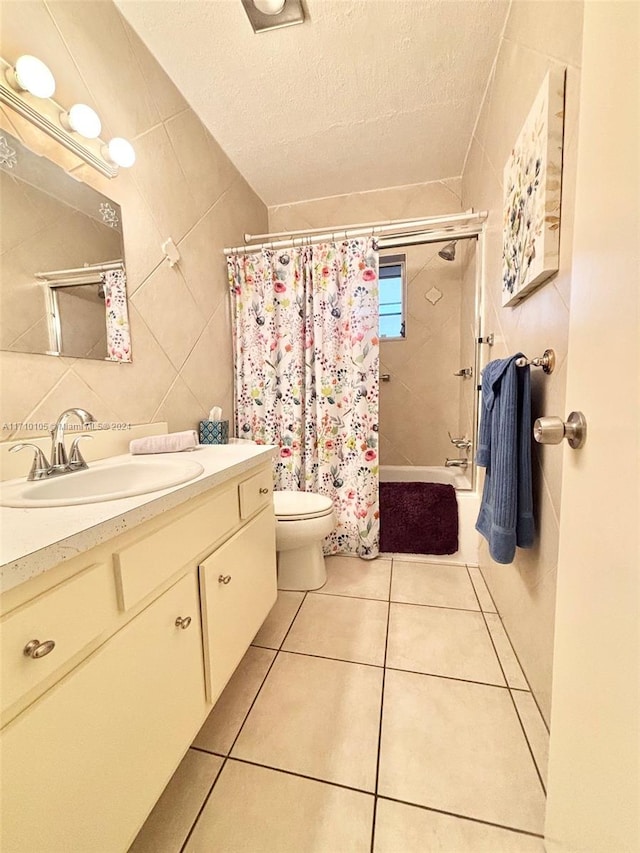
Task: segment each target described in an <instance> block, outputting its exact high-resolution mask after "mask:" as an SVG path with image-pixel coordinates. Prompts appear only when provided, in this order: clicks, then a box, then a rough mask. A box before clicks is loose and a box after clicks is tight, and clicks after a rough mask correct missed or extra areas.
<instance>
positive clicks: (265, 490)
mask: <svg viewBox="0 0 640 853" xmlns="http://www.w3.org/2000/svg"><path fill="white" fill-rule="evenodd" d="M260 494H261V495H268V494H269V489H260Z"/></svg>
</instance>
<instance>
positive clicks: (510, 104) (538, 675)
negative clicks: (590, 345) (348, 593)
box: [462, 0, 583, 721]
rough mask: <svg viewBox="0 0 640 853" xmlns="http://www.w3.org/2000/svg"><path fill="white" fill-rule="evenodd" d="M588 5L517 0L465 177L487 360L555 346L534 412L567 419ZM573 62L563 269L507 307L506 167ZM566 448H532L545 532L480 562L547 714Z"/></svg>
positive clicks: (535, 384) (538, 377) (540, 377)
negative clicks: (528, 545)
mask: <svg viewBox="0 0 640 853" xmlns="http://www.w3.org/2000/svg"><path fill="white" fill-rule="evenodd" d="M582 14H583V5H582V3H581V2H578V0H576V2H546V3H544V4H542V3H539V2H529V0H519V2H517V3H513V4H512V6H511V11H510V14H509V17H508V20H507V24H506V28H505V32H504V36H503V38H502V40H501V43H500V48H499V52H498V55H497V59H496V63H495V67H494V70H493V72H492V75H491V78H490V80H489V85H488V88H487V92H486V95H485V99H484V103H483V106H482V108H481V111H480V115H479V117H478V122H477V125H476V128H475V131H474V134H473V137H472V140H471V146H470V148H469V152H468V155H467V162H466V165H465V168H464V172H463V175H462V204H463V207H468V206H470V205H474V206H476V207H478V208H482V209H487V210H488V211H489V220H488V223H487V251H486V257H485V274H486V298H485V324H484V329H485V332H494V333H495V335H496V345H495V346H494V347H493V349H492V350H491V351H490V352H487V350H488V347H487V348H485V347H483V351H484V354H485V357H486V358H487V359H489V358H502V357H504V356H506V355H508V354H511V353H514V352H517V351H518V350H521V351H522V352H524V353H526V354H527V355H529V356H537V355H542V353H543V352H544V350H545V349H546V348H547V347H551V348H553V349H554V350H555V352H556V355H557V359H558V361H557V366H556V369H555V371H554V373H553V374H552V375H551V376H547V375H545V374H544V373H543V372H542V371H541V370H540V369H537V370H536V369H534V370H533V372H532V394H533V400H532V403H533V417H534V418H535V417H539V416H540V415H561V416H565V415H566V414H568V412H565V384H566V360H567V342H568V329H569V295H570V286H571V251H572V225H573V207H574V185H575V174H576V152H577V136H578V134H577V130H578V94H579V84H580V57H581V44H582ZM554 65H560V66H563V67H566V69H567V83H566V105H565V131H564V166H563V186H562V211H561V216H562V222H561V232H560V270H559V272H558V274H557V275H555V276H554V277H553V278H552V279H551V280H549V281H547V282H546V283H545V284H544V285H543V286H542V287H541V288H540V289H539V290H538V291H536V292H535V293H534V294H532V295H531V296H529V297H528V298H527V299H525V300H524V301H522V302H521V303H520V304H519V305H518V306H516V307H515V308H502V307H501V259H502V171H503V167H504V164H505V162H506V160H507V157H508V155H509V151H510V147H511V145H512V144H513V143H514V142H515V140H516V137H517V135H518V133H519V130H520V127H521V126H522V123H523V121H524V119H525V118H526V116H527V113H528V112H529V109H530V107H531V104H532V102H533V99H534V97H535V95H536V93H537V91H538V89H539V87H540V85H541V84H542V81H543V79H544V76H545V74H546V72H547V70H548V69H549V68H550V67H551V66H554ZM562 454H563V448H562V447H560V446H552V445H547V446H540V445H535V446H534V503H535V513H536V527H537V531H538V536H537V540H536V544H535V547H534V548H533V549H531V550H526V551H525V550H519V551H518V552H517V556H516V561H515V564H514V565H512V566H502V565H497V564H496V563H494V562H493V561H492V560H491V559H490V558H489V555H488V552H487V549H486V547H485V546H484V544H483V545H482V547H481V556H480V561H481V569H482V572H483V574H484V576H485V578H486V581H487V583H488V585H489V588H490V590H491V594H492V595H493V597H494V600H495V602H496V604H497V606H498V610H499V612H500V614H501V616H502V618H503V620H504V624H505V627H506V629H507V631H508V632H509V636H510V638H511V641H512V642H513V644H514V647H515V649H516V652H517V654H518V656H519V658H520V662H521V664H522V666H523V668H524V671H525V673H526V675H527V678H528V680H529V683H530V685H531V688H532V690H533V692H534V694H535V695H536V698H537V700H538V702H539V704H540V707H541V709H542V711H543V713H544V715H545V717H546V719H547V721H548V720H549V713H550V708H551V671H552V660H553V633H554V630H553V629H554V618H555V589H556V570H557V556H558V536H559V524H560V491H561V480H562Z"/></svg>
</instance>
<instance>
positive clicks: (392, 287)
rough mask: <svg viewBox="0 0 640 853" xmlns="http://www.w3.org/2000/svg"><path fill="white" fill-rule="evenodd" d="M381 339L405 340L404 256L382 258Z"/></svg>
mask: <svg viewBox="0 0 640 853" xmlns="http://www.w3.org/2000/svg"><path fill="white" fill-rule="evenodd" d="M379 280H380V281H379V283H380V337H381V338H404V295H405V286H404V255H402V256H395V257H393V258H380V273H379Z"/></svg>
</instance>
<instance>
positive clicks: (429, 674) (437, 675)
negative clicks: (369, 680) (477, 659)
mask: <svg viewBox="0 0 640 853" xmlns="http://www.w3.org/2000/svg"><path fill="white" fill-rule="evenodd" d="M386 669H387V671H389V672H408V673H409V675H424V676H426V677H427V678H443V679H444V680H445V681H459V682H461V683H462V684H477V685H478V687H495V688H497V689H498V690H509V685H508V684H495V683H493V682H491V681H474V680H473V679H472V678H459V677H458V676H455V675H442V673H440V672H420V671H419V670H417V669H401V668H400V667H398V666H387V667H386Z"/></svg>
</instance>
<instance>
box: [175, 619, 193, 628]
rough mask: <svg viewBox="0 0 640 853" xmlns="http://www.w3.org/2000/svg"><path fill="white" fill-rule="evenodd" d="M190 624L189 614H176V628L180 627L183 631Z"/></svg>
mask: <svg viewBox="0 0 640 853" xmlns="http://www.w3.org/2000/svg"><path fill="white" fill-rule="evenodd" d="M189 625H191V616H178V618H177V619H176V628H182V630H183V631H186V629H187V628H188V627H189Z"/></svg>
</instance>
